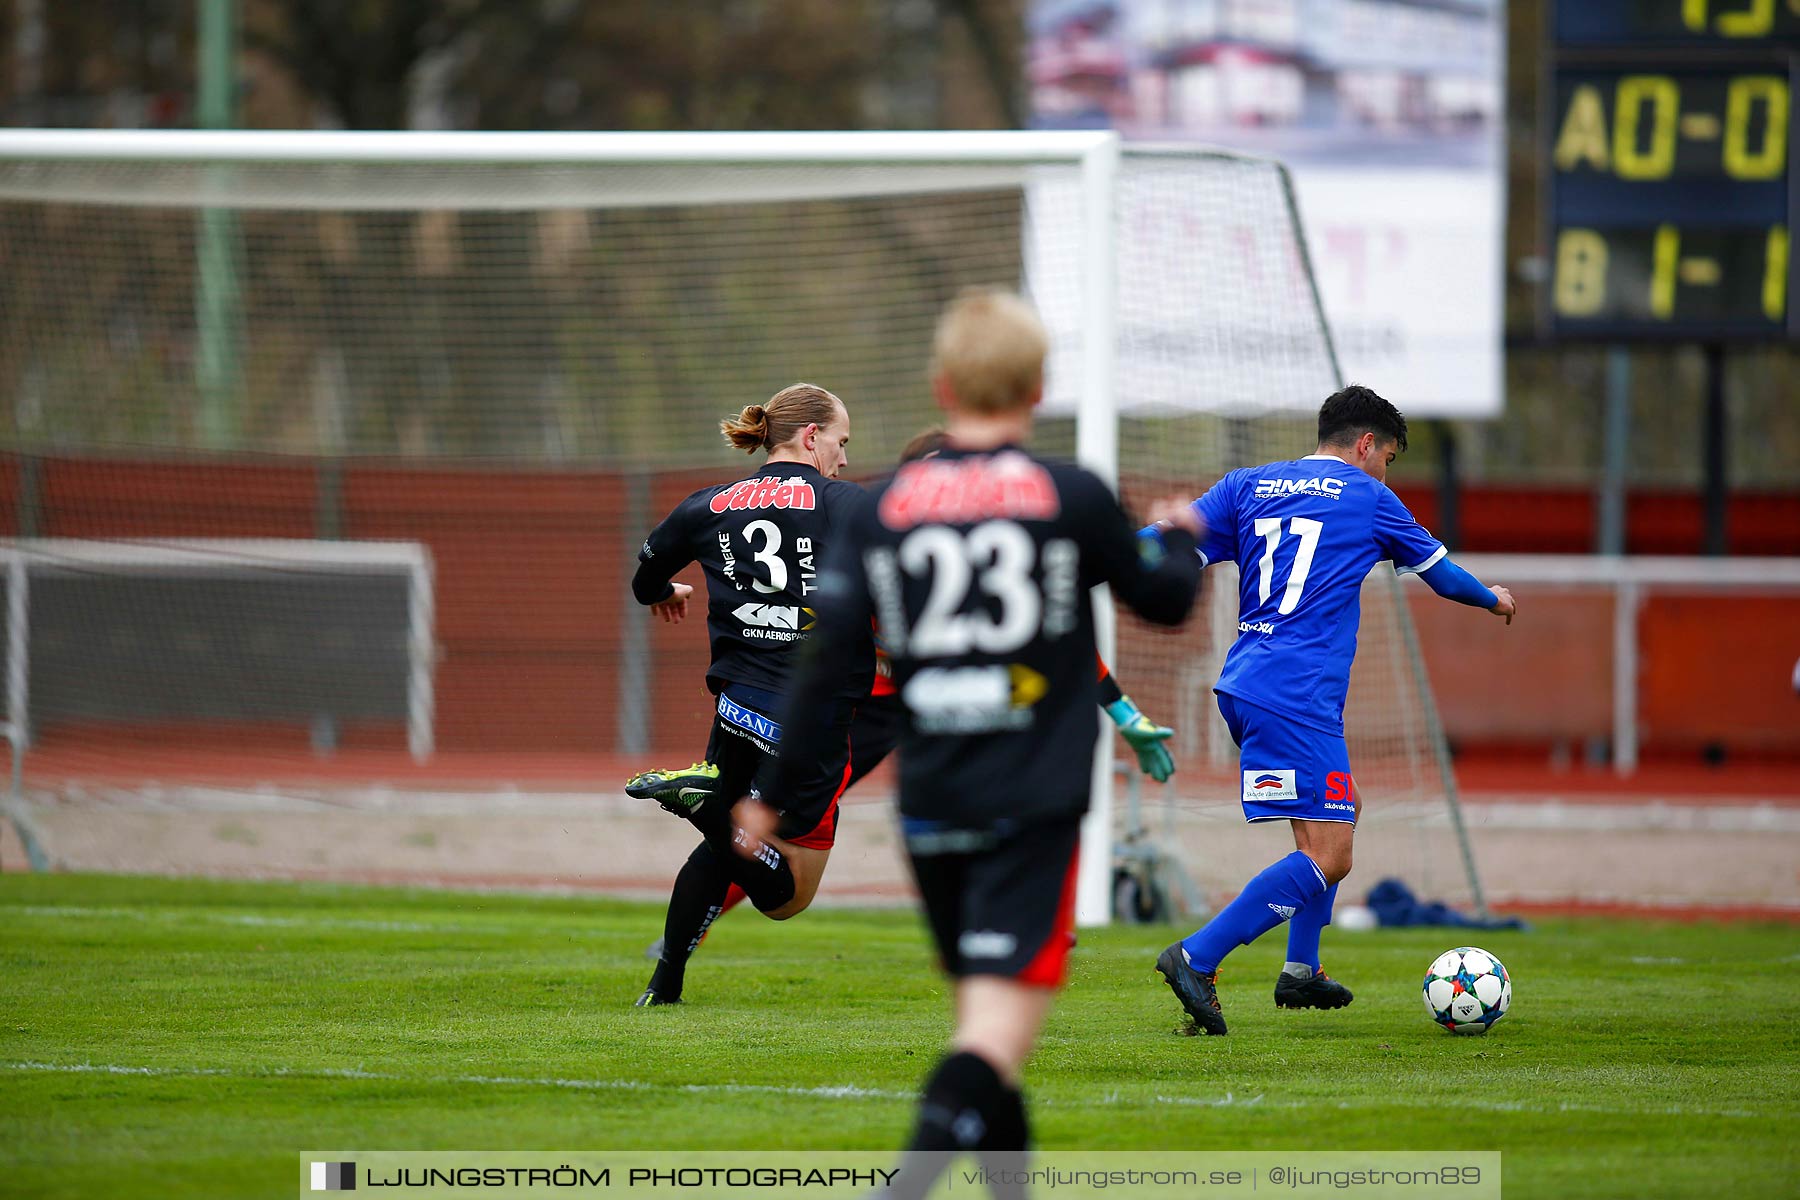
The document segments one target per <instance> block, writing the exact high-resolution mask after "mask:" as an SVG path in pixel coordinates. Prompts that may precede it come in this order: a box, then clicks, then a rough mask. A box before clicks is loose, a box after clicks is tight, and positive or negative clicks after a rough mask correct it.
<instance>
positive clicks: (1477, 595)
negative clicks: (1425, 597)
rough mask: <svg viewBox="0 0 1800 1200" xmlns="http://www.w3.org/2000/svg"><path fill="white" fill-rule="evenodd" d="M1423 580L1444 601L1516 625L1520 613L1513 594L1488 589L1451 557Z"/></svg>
mask: <svg viewBox="0 0 1800 1200" xmlns="http://www.w3.org/2000/svg"><path fill="white" fill-rule="evenodd" d="M1419 578H1420V579H1423V580H1424V581H1425V583H1426V586H1428V587H1429V588H1431V590H1432V591H1434V592H1436V593H1437V594H1438V595H1440V596H1442V597H1443V598H1444V599H1446V600H1454V601H1456V602H1457V603H1458V604H1467V605H1469V606H1470V607H1472V608H1484V609H1486V610H1487V611H1488V612H1491V613H1493V614H1494V615H1495V616H1497V617H1505V618H1506V623H1507V624H1508V625H1511V624H1512V619H1513V616H1514V614H1516V613H1517V612H1518V611H1519V605H1518V602H1517V601H1516V600H1514V599H1513V595H1512V593H1511V592H1509V591H1507V590H1506V589H1505V588H1503V587H1495V588H1490V587H1488V586H1487V585H1486V584H1484V583H1482V582H1481V580H1479V579H1477V578H1475V577H1474V576H1473V575H1471V574H1469V573H1468V572H1467V571H1465V570H1463V569H1462V568H1461V567H1459V566H1457V565H1456V564H1455V563H1453V562H1451V561H1450V559H1449V558H1448V557H1444V558H1440V559H1438V560H1437V561H1436V562H1434V563H1432V564H1431V565H1430V566H1429V567H1427V568H1425V569H1424V570H1423V571H1420V572H1419Z"/></svg>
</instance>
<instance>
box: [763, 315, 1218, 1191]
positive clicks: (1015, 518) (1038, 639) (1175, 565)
mask: <svg viewBox="0 0 1800 1200" xmlns="http://www.w3.org/2000/svg"><path fill="white" fill-rule="evenodd" d="M1047 346H1048V342H1047V338H1046V336H1045V334H1044V331H1043V327H1042V325H1041V324H1040V323H1039V321H1038V319H1037V316H1036V314H1035V313H1033V312H1032V310H1031V308H1030V306H1029V305H1027V304H1026V303H1025V302H1024V301H1023V300H1021V299H1019V298H1018V297H1016V296H1012V295H1009V294H1006V293H1001V292H986V291H984V292H977V293H971V294H967V295H965V296H963V297H961V298H959V299H958V300H957V301H955V302H954V303H953V304H952V305H951V306H950V307H949V308H948V309H947V310H946V311H945V313H944V315H943V317H942V318H941V319H940V321H939V323H938V328H937V333H936V337H935V341H934V355H933V369H932V375H933V387H934V390H935V392H936V395H937V398H938V402H939V405H940V406H941V407H942V408H943V409H944V411H945V413H946V415H947V418H948V426H949V428H948V434H949V439H948V444H947V445H946V447H945V449H944V450H943V452H942V453H941V454H940V455H938V456H937V457H935V458H930V459H925V460H922V461H919V462H914V463H909V464H907V465H905V466H903V467H901V468H900V469H899V471H898V472H896V474H895V475H894V477H893V478H892V479H891V480H889V481H888V482H886V483H884V484H882V485H879V486H877V487H875V488H874V489H873V490H872V493H871V501H872V502H871V503H870V504H868V505H865V506H863V507H860V508H858V509H857V510H856V511H855V513H854V514H853V515H852V517H851V521H850V526H849V529H848V531H847V534H846V535H840V536H839V537H838V538H837V539H835V540H834V544H833V547H832V553H831V555H830V558H829V560H828V563H827V566H826V568H825V573H824V574H823V575H822V576H821V578H820V593H819V602H818V604H817V605H816V607H817V608H818V611H819V630H818V633H817V634H816V638H815V641H814V642H813V643H812V644H810V645H809V646H808V648H807V651H806V654H805V657H804V660H803V662H802V665H801V668H800V672H799V675H798V677H797V678H796V680H795V684H794V689H793V695H792V698H791V700H790V709H789V711H791V712H795V713H805V712H808V711H810V710H811V709H812V708H813V707H814V706H816V705H819V704H821V703H824V702H826V700H827V699H828V698H829V697H831V696H833V695H836V694H838V693H839V691H840V690H841V688H842V686H843V675H842V672H843V667H842V663H843V662H844V661H845V659H844V655H845V654H846V653H847V652H848V651H849V650H850V649H851V648H853V647H855V646H857V645H860V644H861V639H862V637H863V636H864V635H865V633H866V631H867V629H868V627H869V621H870V618H871V616H873V617H874V619H875V620H877V621H878V622H879V623H880V626H881V631H882V637H883V640H884V641H885V643H886V646H887V653H888V655H889V659H890V661H891V664H892V670H893V678H894V684H895V687H896V689H897V691H898V693H899V695H900V698H901V705H902V714H901V715H902V729H901V742H900V815H901V826H902V831H903V833H904V837H905V842H906V850H907V855H908V858H909V859H910V861H911V864H912V869H913V873H914V877H915V879H916V880H917V883H918V887H919V893H920V898H921V901H922V902H923V907H924V911H925V917H926V921H927V924H928V926H929V928H930V931H931V935H932V938H933V941H934V942H935V944H936V947H937V951H938V955H939V957H940V958H941V960H942V963H943V966H944V969H945V971H946V972H947V973H948V974H949V975H950V976H952V978H953V979H954V980H955V981H956V986H955V991H956V1032H955V1037H954V1040H953V1045H952V1050H951V1053H950V1054H949V1055H947V1056H946V1057H945V1058H944V1059H943V1060H942V1061H941V1062H940V1063H939V1064H938V1066H937V1068H936V1070H935V1071H934V1072H933V1073H932V1075H931V1077H930V1078H929V1079H928V1080H927V1081H926V1083H925V1087H924V1095H923V1097H922V1100H921V1103H920V1106H919V1115H918V1124H917V1126H916V1128H915V1132H914V1134H913V1140H912V1144H911V1147H910V1148H911V1149H913V1150H917V1151H960V1150H973V1151H976V1152H978V1153H980V1154H983V1155H984V1156H998V1157H999V1158H1000V1159H1001V1161H1016V1159H1015V1158H1014V1157H1013V1156H1015V1155H1017V1154H1020V1153H1022V1152H1023V1151H1024V1150H1025V1148H1026V1146H1027V1145H1028V1141H1029V1131H1028V1127H1027V1124H1026V1118H1025V1107H1024V1101H1023V1097H1022V1095H1021V1093H1020V1090H1019V1073H1020V1068H1021V1066H1022V1065H1023V1063H1024V1061H1025V1058H1026V1056H1027V1055H1028V1054H1029V1053H1030V1051H1031V1047H1032V1044H1033V1043H1034V1042H1035V1040H1036V1038H1037V1032H1038V1028H1039V1026H1040V1025H1041V1024H1042V1023H1043V1020H1044V1017H1045V1016H1046V1015H1047V1014H1048V1012H1049V1009H1050V1004H1051V1000H1052V998H1053V997H1054V995H1055V992H1056V989H1057V988H1058V987H1059V986H1060V985H1061V984H1062V981H1063V978H1064V974H1065V969H1066V963H1067V957H1068V951H1069V946H1070V943H1071V932H1072V926H1073V921H1074V908H1075V875H1076V870H1075V866H1076V853H1077V845H1078V840H1079V835H1080V824H1081V817H1082V814H1083V813H1085V812H1086V811H1087V807H1088V798H1089V797H1088V789H1089V782H1090V780H1091V778H1092V767H1093V760H1094V750H1095V742H1096V737H1095V732H1096V731H1095V726H1094V705H1095V701H1096V699H1097V696H1098V691H1097V688H1098V684H1097V680H1096V676H1095V670H1094V661H1095V654H1094V613H1093V602H1092V600H1091V599H1090V597H1089V595H1088V592H1089V589H1090V588H1092V587H1094V586H1095V585H1097V584H1101V583H1107V584H1111V585H1112V588H1113V591H1114V594H1115V595H1116V596H1117V597H1118V598H1119V599H1121V600H1123V601H1124V602H1125V603H1126V604H1127V605H1129V606H1130V607H1131V608H1132V609H1134V610H1135V611H1137V612H1138V613H1139V614H1141V615H1142V616H1144V617H1145V618H1146V619H1148V620H1151V621H1156V622H1159V623H1162V624H1166V625H1175V624H1179V623H1180V622H1181V621H1182V620H1184V619H1185V618H1186V616H1187V614H1188V610H1189V609H1190V608H1191V607H1192V605H1193V601H1194V594H1195V590H1196V588H1197V587H1198V586H1199V579H1200V564H1199V561H1198V559H1197V557H1196V556H1195V555H1194V554H1193V552H1192V550H1191V548H1190V547H1191V545H1192V543H1193V540H1194V536H1195V534H1196V533H1198V531H1199V520H1198V518H1197V517H1195V516H1194V515H1193V513H1192V510H1191V509H1190V508H1189V507H1188V506H1187V505H1186V504H1183V503H1181V502H1179V501H1172V502H1169V503H1168V504H1166V505H1159V506H1158V508H1157V511H1158V513H1159V514H1160V515H1161V517H1162V518H1163V519H1164V520H1168V521H1171V522H1174V523H1175V528H1174V531H1173V534H1172V536H1166V537H1165V542H1164V545H1165V550H1166V553H1165V554H1164V555H1163V556H1161V557H1160V558H1158V559H1156V561H1154V562H1151V561H1149V560H1146V559H1145V558H1141V557H1140V555H1139V547H1138V542H1137V538H1136V532H1135V531H1136V526H1135V524H1134V523H1133V522H1132V521H1131V519H1130V518H1128V517H1127V516H1126V514H1125V512H1124V510H1123V509H1122V508H1121V507H1120V506H1119V502H1118V500H1117V499H1116V498H1115V497H1114V496H1113V493H1112V492H1111V490H1110V489H1108V487H1107V486H1106V485H1105V484H1104V483H1103V482H1101V481H1100V480H1099V479H1098V478H1096V477H1095V476H1094V475H1092V474H1090V473H1089V472H1087V471H1085V470H1083V469H1081V468H1079V467H1076V466H1073V465H1067V464H1062V463H1054V462H1047V461H1045V460H1043V459H1040V458H1037V457H1035V456H1033V455H1031V454H1029V453H1027V452H1026V451H1024V450H1022V449H1020V443H1021V442H1022V441H1023V440H1024V439H1025V437H1026V436H1027V434H1028V433H1029V431H1030V428H1031V422H1032V413H1033V409H1034V407H1035V406H1036V404H1037V402H1038V399H1039V397H1040V395H1041V393H1042V387H1043V364H1044V356H1045V353H1046V351H1047ZM1171 542H1172V543H1174V544H1170V543H1171ZM817 729H818V727H817V726H816V725H807V726H804V727H801V726H798V725H796V727H795V728H794V729H791V730H789V731H787V733H786V736H785V737H784V739H783V742H782V746H781V752H780V764H779V769H778V771H777V773H776V776H775V787H776V790H777V792H779V790H780V789H781V788H782V787H784V786H788V785H787V784H786V781H787V780H789V779H793V780H795V781H799V780H803V779H805V778H807V777H808V776H809V775H810V774H811V773H812V772H813V771H814V770H815V767H814V763H815V761H816V760H817V758H818V757H819V756H820V755H822V754H825V753H827V752H828V751H829V746H828V743H827V742H826V740H825V739H823V738H821V737H820V736H819V735H818V733H817ZM752 807H753V806H752ZM767 821H768V817H767V816H766V815H765V816H763V817H761V818H760V819H759V818H757V817H755V816H753V815H752V813H745V814H744V816H743V817H742V824H743V825H744V827H745V831H746V834H747V835H750V836H753V835H754V834H755V833H756V831H757V829H758V828H760V827H763V826H764V825H765V824H766V822H767ZM747 849H754V844H752V845H751V846H749V847H747ZM941 1162H942V1159H941V1157H933V1156H926V1157H922V1158H914V1157H912V1156H909V1157H908V1161H907V1164H906V1166H905V1167H904V1168H903V1170H902V1172H901V1177H900V1179H898V1180H896V1182H895V1184H894V1186H893V1189H892V1190H893V1191H894V1192H895V1193H896V1194H899V1195H908V1196H912V1195H917V1196H922V1195H923V1194H924V1193H925V1191H926V1190H927V1189H928V1188H929V1186H930V1184H931V1182H932V1178H933V1177H934V1174H935V1168H936V1167H937V1166H939V1165H941Z"/></svg>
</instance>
